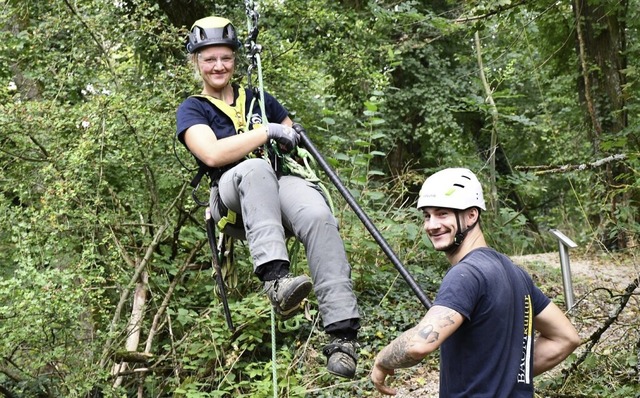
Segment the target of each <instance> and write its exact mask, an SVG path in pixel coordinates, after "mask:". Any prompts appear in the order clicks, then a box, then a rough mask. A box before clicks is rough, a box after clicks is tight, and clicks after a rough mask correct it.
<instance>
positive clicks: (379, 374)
mask: <svg viewBox="0 0 640 398" xmlns="http://www.w3.org/2000/svg"><path fill="white" fill-rule="evenodd" d="M394 373H395V371H394V370H393V369H387V368H385V367H382V365H380V363H379V362H378V359H377V358H376V362H375V363H374V364H373V369H371V375H370V377H371V381H372V382H373V385H374V386H375V387H376V389H377V390H378V391H380V392H381V393H383V394H385V395H396V393H397V391H396V389H395V388H391V387H387V386H386V385H385V384H384V381H385V379H386V378H387V376H389V375H391V376H393V374H394Z"/></svg>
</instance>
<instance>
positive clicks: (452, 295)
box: [371, 168, 580, 398]
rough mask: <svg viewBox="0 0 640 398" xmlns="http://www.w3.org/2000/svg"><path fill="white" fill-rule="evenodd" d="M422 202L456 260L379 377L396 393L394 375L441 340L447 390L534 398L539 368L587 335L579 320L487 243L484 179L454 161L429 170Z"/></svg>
mask: <svg viewBox="0 0 640 398" xmlns="http://www.w3.org/2000/svg"><path fill="white" fill-rule="evenodd" d="M418 209H420V210H422V212H423V214H424V229H425V232H426V233H427V235H428V237H429V240H430V241H431V243H432V244H433V247H434V248H435V249H436V250H438V251H442V252H444V253H445V255H446V256H447V260H448V261H449V263H450V264H451V266H452V268H451V269H450V270H449V271H448V272H447V274H446V275H445V277H444V278H443V280H442V284H441V286H440V289H439V290H438V294H437V296H436V299H435V301H434V304H433V306H432V307H431V308H430V309H429V311H428V312H427V314H426V315H425V316H424V318H422V320H421V321H420V322H419V323H418V324H417V325H416V326H414V327H413V328H411V329H409V330H407V331H405V332H404V333H402V334H401V335H400V336H398V337H397V338H396V339H395V340H393V341H392V342H391V343H390V344H389V345H387V346H386V347H384V349H383V350H382V351H380V353H379V354H378V355H377V357H376V360H375V364H374V366H373V369H372V372H371V380H372V381H373V384H374V385H375V387H376V388H377V389H378V390H379V391H380V392H382V393H384V394H388V395H395V393H396V391H395V389H393V388H390V387H388V386H386V385H385V379H386V377H387V376H388V375H393V374H394V371H395V369H398V368H406V367H411V366H414V365H416V364H418V363H420V362H421V361H422V360H423V359H424V358H425V357H426V356H427V355H428V354H430V353H432V352H433V351H435V350H436V349H438V348H439V349H440V397H510V398H513V397H533V380H532V379H533V377H534V376H536V375H538V374H540V373H542V372H544V371H547V370H549V369H551V368H553V367H554V366H556V365H557V364H559V363H560V362H561V361H562V360H564V359H565V358H566V357H567V356H568V355H569V354H571V353H572V352H573V350H575V348H576V347H577V346H578V345H579V344H580V338H579V336H578V334H577V332H576V330H575V328H574V327H573V325H572V324H571V322H570V321H569V320H568V319H567V317H566V316H565V315H564V313H563V312H562V311H561V310H560V309H559V308H558V307H557V306H556V305H555V304H554V303H553V302H551V300H549V298H548V297H546V296H545V295H544V294H543V293H542V292H541V291H540V289H539V288H538V287H536V286H535V285H534V283H533V281H532V279H531V277H530V276H529V275H528V274H527V273H526V272H525V271H524V270H522V269H521V268H519V267H518V266H516V265H515V264H513V262H511V260H509V258H508V257H507V256H505V255H503V254H501V253H498V252H496V251H495V250H493V249H491V248H489V247H488V246H487V243H486V241H485V238H484V235H483V232H482V229H481V226H480V213H481V211H482V210H486V206H485V202H484V198H483V194H482V185H481V184H480V182H479V181H478V179H477V178H476V176H475V175H474V174H473V173H472V172H471V171H469V170H468V169H464V168H449V169H445V170H441V171H439V172H437V173H435V174H433V175H432V176H430V177H429V178H427V180H426V181H425V182H424V185H423V186H422V189H421V190H420V194H419V198H418ZM534 330H535V331H537V332H538V337H537V338H536V339H535V341H534Z"/></svg>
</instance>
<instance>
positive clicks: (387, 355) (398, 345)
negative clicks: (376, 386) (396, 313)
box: [380, 333, 422, 369]
mask: <svg viewBox="0 0 640 398" xmlns="http://www.w3.org/2000/svg"><path fill="white" fill-rule="evenodd" d="M412 335H413V333H403V334H401V335H400V336H399V337H398V338H397V339H395V340H394V341H393V342H391V344H389V345H388V346H387V347H386V348H385V349H384V350H382V352H380V354H383V355H382V356H381V358H380V364H381V365H382V366H383V367H385V368H387V369H398V368H410V367H412V366H415V365H417V364H419V363H420V362H421V361H422V359H414V358H412V357H410V356H409V354H408V353H407V348H408V347H409V346H410V340H411V336H412Z"/></svg>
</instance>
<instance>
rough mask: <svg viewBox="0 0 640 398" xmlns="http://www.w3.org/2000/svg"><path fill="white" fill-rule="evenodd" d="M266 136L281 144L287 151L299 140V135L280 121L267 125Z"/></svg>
mask: <svg viewBox="0 0 640 398" xmlns="http://www.w3.org/2000/svg"><path fill="white" fill-rule="evenodd" d="M267 138H268V139H271V140H274V141H276V142H277V143H279V144H281V145H282V146H283V147H284V149H285V150H286V151H287V152H289V151H291V150H292V149H293V148H295V147H296V145H298V141H299V140H300V136H299V135H298V133H297V132H296V131H295V130H294V129H293V128H291V127H289V126H285V125H284V124H280V123H269V124H268V125H267Z"/></svg>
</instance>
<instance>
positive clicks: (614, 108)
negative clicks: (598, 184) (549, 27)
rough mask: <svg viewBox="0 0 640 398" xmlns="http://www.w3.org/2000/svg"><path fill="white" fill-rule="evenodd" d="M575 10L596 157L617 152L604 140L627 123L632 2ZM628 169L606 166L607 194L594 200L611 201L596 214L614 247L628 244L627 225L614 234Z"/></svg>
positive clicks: (583, 3)
mask: <svg viewBox="0 0 640 398" xmlns="http://www.w3.org/2000/svg"><path fill="white" fill-rule="evenodd" d="M572 6H573V12H574V15H575V18H576V21H577V23H576V51H577V53H578V56H579V60H580V68H581V70H580V75H581V77H580V79H579V81H578V91H579V95H580V99H581V102H582V104H583V109H584V112H585V119H586V120H587V123H588V124H589V125H590V127H591V129H590V136H589V140H590V141H591V143H592V148H593V154H594V156H595V157H602V156H603V155H612V154H614V153H611V152H608V151H606V150H603V147H602V143H603V142H606V141H607V139H609V138H613V137H617V136H618V134H619V133H620V132H622V131H623V130H624V128H625V127H626V126H627V112H626V110H625V100H624V95H623V87H624V84H625V76H624V74H623V73H622V71H623V70H624V68H625V67H626V59H625V56H624V53H625V50H626V35H625V26H624V24H623V22H622V21H624V17H625V11H626V9H627V7H628V1H627V0H623V1H621V2H615V3H613V2H612V4H606V2H602V1H593V0H574V2H573V4H572ZM628 173H629V170H628V169H627V167H626V166H624V165H623V164H622V163H612V164H608V165H606V171H605V173H604V179H603V181H602V183H603V184H604V189H603V193H602V196H601V197H599V198H594V200H595V201H598V200H600V201H604V200H608V201H610V202H609V203H610V207H609V211H608V214H596V215H593V216H592V219H593V222H594V223H595V224H596V225H598V226H599V228H600V230H603V231H607V235H606V236H605V235H604V234H603V236H601V238H602V239H603V243H604V244H605V245H606V246H607V247H609V248H624V247H626V246H627V238H628V237H627V236H626V234H625V233H624V230H623V229H618V233H617V235H616V236H613V237H611V236H609V234H608V232H609V231H610V228H611V227H612V226H615V225H618V224H619V223H618V221H619V220H617V219H616V217H617V214H618V208H619V207H620V206H628V201H629V198H625V197H624V196H623V194H622V193H620V192H621V191H622V190H620V189H619V187H620V186H624V185H627V184H630V183H631V181H628V178H625V177H622V179H621V178H620V177H621V176H625V175H629V174H628Z"/></svg>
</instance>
